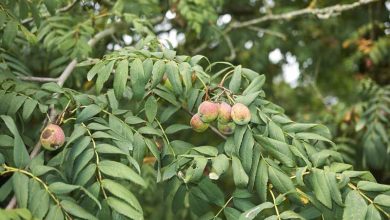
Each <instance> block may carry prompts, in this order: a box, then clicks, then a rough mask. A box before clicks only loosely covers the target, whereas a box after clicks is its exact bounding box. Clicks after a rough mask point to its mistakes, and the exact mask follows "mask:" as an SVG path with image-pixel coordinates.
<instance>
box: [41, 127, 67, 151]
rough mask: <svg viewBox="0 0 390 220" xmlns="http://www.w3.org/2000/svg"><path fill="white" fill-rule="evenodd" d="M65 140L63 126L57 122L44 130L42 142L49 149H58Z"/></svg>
mask: <svg viewBox="0 0 390 220" xmlns="http://www.w3.org/2000/svg"><path fill="white" fill-rule="evenodd" d="M64 142H65V134H64V131H63V130H62V128H61V127H60V126H58V125H55V124H49V125H47V126H46V128H45V129H44V130H43V131H42V134H41V144H42V147H44V148H45V149H47V150H56V149H58V148H59V147H61V146H62V145H63V144H64Z"/></svg>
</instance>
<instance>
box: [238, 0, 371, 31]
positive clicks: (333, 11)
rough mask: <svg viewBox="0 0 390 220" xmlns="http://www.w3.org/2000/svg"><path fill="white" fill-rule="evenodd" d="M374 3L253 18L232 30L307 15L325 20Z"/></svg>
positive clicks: (363, 0)
mask: <svg viewBox="0 0 390 220" xmlns="http://www.w3.org/2000/svg"><path fill="white" fill-rule="evenodd" d="M376 1H378V0H359V1H356V2H354V3H351V4H343V5H340V4H337V5H333V6H329V7H325V8H305V9H301V10H296V11H292V12H287V13H284V14H277V15H273V14H270V15H266V16H263V17H260V18H255V19H252V20H248V21H244V22H236V23H234V24H233V29H236V28H243V27H247V26H251V25H255V24H260V23H263V22H266V21H274V20H290V19H292V18H294V17H298V16H301V15H307V14H312V15H317V17H319V18H321V19H327V18H329V17H331V16H333V15H339V14H340V13H341V12H343V11H347V10H351V9H354V8H357V7H359V6H362V5H366V4H369V3H372V2H376Z"/></svg>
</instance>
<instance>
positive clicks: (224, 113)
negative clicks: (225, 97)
mask: <svg viewBox="0 0 390 220" xmlns="http://www.w3.org/2000/svg"><path fill="white" fill-rule="evenodd" d="M218 110H219V111H218V121H219V122H222V123H228V122H229V121H231V120H232V116H231V112H232V107H231V106H230V105H229V104H227V103H226V102H222V103H221V104H219V109H218Z"/></svg>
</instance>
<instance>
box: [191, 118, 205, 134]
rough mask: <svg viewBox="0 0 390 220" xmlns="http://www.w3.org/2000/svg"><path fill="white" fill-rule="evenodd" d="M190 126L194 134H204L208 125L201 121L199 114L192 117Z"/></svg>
mask: <svg viewBox="0 0 390 220" xmlns="http://www.w3.org/2000/svg"><path fill="white" fill-rule="evenodd" d="M190 124H191V127H192V129H194V131H196V132H204V131H205V130H207V128H208V127H209V124H207V123H205V122H203V121H202V119H201V118H200V115H199V114H195V115H194V116H192V118H191V121H190Z"/></svg>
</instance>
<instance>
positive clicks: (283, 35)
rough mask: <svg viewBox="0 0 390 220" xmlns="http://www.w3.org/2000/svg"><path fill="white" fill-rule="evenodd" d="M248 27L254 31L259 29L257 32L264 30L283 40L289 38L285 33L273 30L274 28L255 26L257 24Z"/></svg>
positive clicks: (263, 31) (265, 32)
mask: <svg viewBox="0 0 390 220" xmlns="http://www.w3.org/2000/svg"><path fill="white" fill-rule="evenodd" d="M248 29H250V30H253V31H257V32H262V33H264V34H269V35H273V36H275V37H279V38H281V39H282V40H286V39H287V37H286V35H285V34H283V33H281V32H278V31H272V30H269V29H265V28H260V27H255V26H249V27H248Z"/></svg>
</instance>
